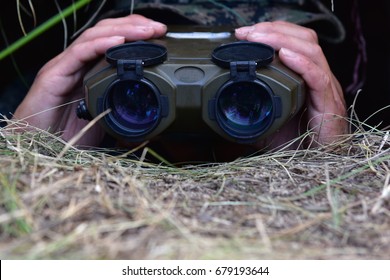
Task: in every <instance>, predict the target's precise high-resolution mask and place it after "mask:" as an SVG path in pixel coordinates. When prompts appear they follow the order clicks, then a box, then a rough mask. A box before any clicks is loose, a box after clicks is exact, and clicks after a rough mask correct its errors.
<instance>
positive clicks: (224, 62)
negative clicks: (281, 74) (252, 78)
mask: <svg viewBox="0 0 390 280" xmlns="http://www.w3.org/2000/svg"><path fill="white" fill-rule="evenodd" d="M274 56H275V50H274V49H273V48H272V47H271V46H268V45H265V44H262V43H255V42H248V41H238V42H234V43H228V44H224V45H221V46H219V47H217V48H216V49H214V51H213V53H212V55H211V58H212V61H213V62H214V63H215V64H217V65H218V66H219V67H222V68H230V63H231V62H236V61H254V62H256V67H257V68H258V67H261V66H265V65H268V64H270V63H271V62H272V61H273V59H274Z"/></svg>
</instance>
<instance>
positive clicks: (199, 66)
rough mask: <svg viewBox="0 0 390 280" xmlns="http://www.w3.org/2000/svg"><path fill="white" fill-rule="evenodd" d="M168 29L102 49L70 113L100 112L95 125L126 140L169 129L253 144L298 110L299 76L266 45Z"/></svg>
mask: <svg viewBox="0 0 390 280" xmlns="http://www.w3.org/2000/svg"><path fill="white" fill-rule="evenodd" d="M172 34H173V35H172V36H169V34H168V36H167V37H166V38H163V39H160V40H153V41H150V42H134V43H128V44H123V45H120V46H116V47H113V48H111V49H109V50H108V51H107V52H106V61H104V60H102V61H101V62H100V63H99V64H97V65H96V66H95V67H94V68H93V69H92V70H91V71H90V72H89V73H88V74H87V75H86V76H85V78H84V88H85V100H84V101H82V102H81V103H80V105H79V108H78V112H77V114H78V116H79V117H81V118H94V117H96V116H97V115H99V114H100V113H102V112H105V111H106V110H108V111H109V112H108V113H107V114H106V115H105V116H104V117H103V118H102V119H101V120H100V124H101V125H102V126H103V127H104V129H105V130H106V131H107V132H108V133H110V134H111V135H113V136H114V137H116V138H119V139H122V140H125V141H128V142H140V141H144V140H147V139H151V138H153V137H155V136H157V135H159V134H162V133H169V132H175V133H212V132H214V133H216V134H218V135H220V136H222V137H223V138H225V139H227V140H229V141H234V142H238V143H253V142H256V141H258V140H259V139H261V138H263V137H265V136H267V135H269V134H271V133H273V132H275V131H276V130H278V129H279V128H280V127H281V126H283V125H284V124H285V123H286V122H287V121H288V120H289V119H291V118H292V117H293V116H294V115H295V114H296V113H297V112H298V111H299V110H300V109H301V108H302V106H303V104H304V84H303V80H302V79H301V78H300V77H299V76H298V75H297V74H295V73H294V72H292V71H291V70H289V69H287V68H286V67H284V66H283V65H282V64H281V63H280V62H279V61H278V59H277V57H276V58H275V53H274V50H273V49H272V48H271V47H269V46H267V45H264V44H260V43H252V42H246V41H240V42H233V41H232V40H233V39H232V35H231V34H230V33H229V32H224V34H225V37H223V38H222V39H221V36H216V33H210V34H211V35H212V38H205V36H204V35H205V34H204V33H202V36H201V38H194V35H193V34H192V35H191V33H190V35H191V36H190V37H185V38H183V36H179V37H178V36H176V35H175V34H174V33H172ZM226 34H227V35H226ZM198 35H199V34H198ZM206 35H207V34H206ZM217 35H223V34H222V33H218V34H217Z"/></svg>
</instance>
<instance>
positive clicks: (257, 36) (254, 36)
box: [249, 32, 268, 38]
mask: <svg viewBox="0 0 390 280" xmlns="http://www.w3.org/2000/svg"><path fill="white" fill-rule="evenodd" d="M249 36H250V37H251V38H261V37H265V36H268V34H266V33H261V32H252V33H250V34H249Z"/></svg>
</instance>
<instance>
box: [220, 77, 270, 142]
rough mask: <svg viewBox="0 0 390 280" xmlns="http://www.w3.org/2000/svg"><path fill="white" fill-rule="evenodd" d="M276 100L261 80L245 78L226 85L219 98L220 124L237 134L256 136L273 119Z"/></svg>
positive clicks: (231, 132)
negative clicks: (253, 80) (254, 80)
mask: <svg viewBox="0 0 390 280" xmlns="http://www.w3.org/2000/svg"><path fill="white" fill-rule="evenodd" d="M272 110H273V103H272V98H271V96H270V94H269V92H268V91H267V89H266V88H265V87H264V86H262V85H261V84H258V83H255V82H251V81H242V82H234V83H231V84H229V85H227V86H226V87H224V88H223V89H222V90H221V92H220V94H219V97H218V99H217V116H218V121H219V124H220V125H221V127H222V128H224V129H225V130H226V131H227V132H229V133H230V134H232V135H234V136H244V137H245V136H248V137H250V136H252V135H254V134H256V133H258V132H261V131H263V130H264V129H266V128H267V127H268V126H269V125H270V123H271V121H272Z"/></svg>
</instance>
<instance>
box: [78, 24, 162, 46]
mask: <svg viewBox="0 0 390 280" xmlns="http://www.w3.org/2000/svg"><path fill="white" fill-rule="evenodd" d="M165 32H166V26H165V25H162V24H159V23H156V24H151V25H132V24H129V23H127V24H115V25H100V26H95V27H92V28H90V29H87V30H86V31H85V32H84V33H83V34H82V35H80V37H79V38H78V39H77V40H76V41H75V42H74V43H76V44H77V43H81V42H87V41H91V40H94V39H97V38H102V37H111V36H123V37H124V38H125V39H126V41H136V40H146V39H150V38H155V37H159V36H162V35H163V34H164V33H165Z"/></svg>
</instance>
